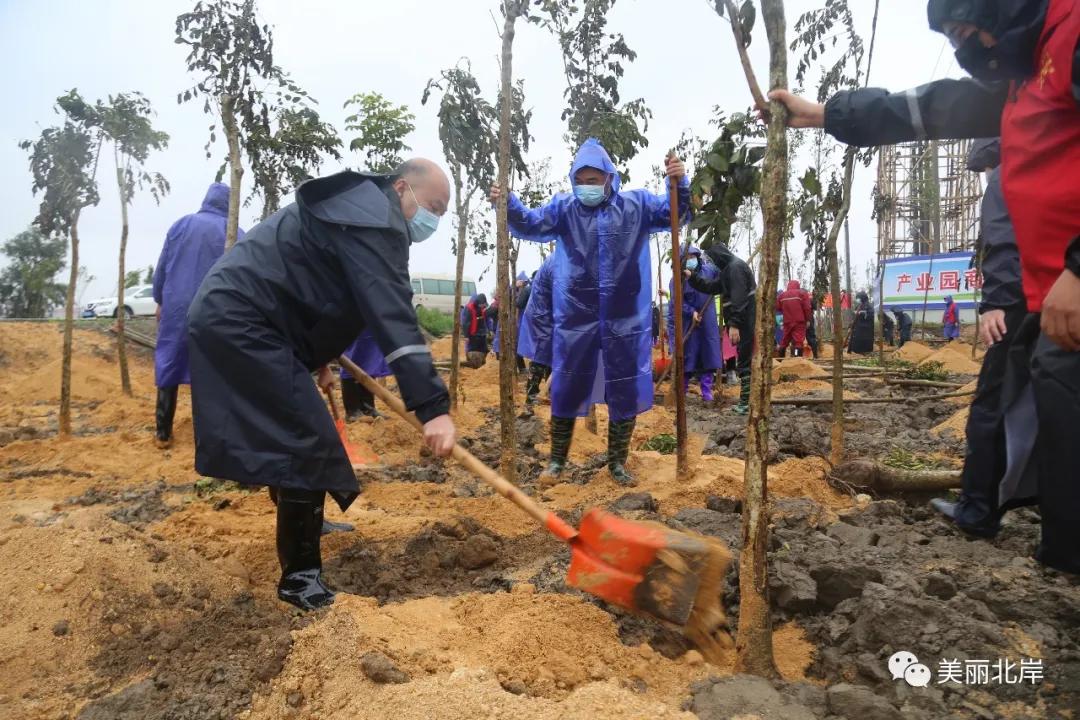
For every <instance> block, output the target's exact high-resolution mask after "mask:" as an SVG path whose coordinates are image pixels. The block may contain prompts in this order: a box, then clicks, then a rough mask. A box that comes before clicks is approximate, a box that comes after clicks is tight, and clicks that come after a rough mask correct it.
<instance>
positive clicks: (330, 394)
mask: <svg viewBox="0 0 1080 720" xmlns="http://www.w3.org/2000/svg"><path fill="white" fill-rule="evenodd" d="M323 392H324V393H326V399H327V400H329V401H330V414H331V415H333V416H334V422H337V421H338V420H340V419H341V417H340V416H339V415H338V409H337V400H335V399H334V389H333V388H332V387H328V388H323Z"/></svg>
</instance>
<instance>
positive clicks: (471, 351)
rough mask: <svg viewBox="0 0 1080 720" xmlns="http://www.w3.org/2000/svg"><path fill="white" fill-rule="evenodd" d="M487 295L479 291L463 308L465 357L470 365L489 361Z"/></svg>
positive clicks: (462, 324)
mask: <svg viewBox="0 0 1080 720" xmlns="http://www.w3.org/2000/svg"><path fill="white" fill-rule="evenodd" d="M487 309H488V307H487V297H486V296H485V295H484V293H477V294H476V295H473V296H472V297H471V298H469V302H468V303H466V304H465V307H463V308H462V309H461V331H462V334H463V335H464V336H465V357H466V361H467V364H468V365H469V367H472V368H478V367H480V366H481V365H483V364H484V363H485V362H487V354H488V324H487V317H486V313H487Z"/></svg>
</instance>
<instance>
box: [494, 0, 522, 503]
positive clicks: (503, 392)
mask: <svg viewBox="0 0 1080 720" xmlns="http://www.w3.org/2000/svg"><path fill="white" fill-rule="evenodd" d="M519 2H520V0H504V2H503V14H504V16H505V17H504V19H503V32H502V68H501V69H502V101H501V103H500V107H499V180H498V182H499V187H500V188H502V194H501V195H500V196H499V202H498V203H497V206H496V227H497V233H498V239H497V243H496V249H495V270H496V278H497V284H498V290H497V292H498V295H499V326H500V327H502V338H501V339H502V342H501V343H500V348H499V419H500V421H501V425H502V457H501V461H500V463H499V466H500V470H501V471H502V475H503V477H505V478H506V479H507V480H509V481H510V482H514V481H515V478H516V476H517V473H516V469H517V468H516V466H517V432H516V428H515V426H514V422H515V419H514V414H515V413H514V373H515V370H516V365H517V359H516V358H515V357H514V352H513V351H514V347H513V344H512V343H513V340H512V337H511V333H510V332H509V330H510V318H511V308H510V278H509V277H508V273H509V270H510V264H509V259H510V230H509V227H508V225H507V219H506V201H507V198H508V196H509V193H510V114H511V103H512V101H513V93H512V88H511V80H512V78H513V66H512V62H513V59H514V22H515V21H516V20H517V16H518V3H519Z"/></svg>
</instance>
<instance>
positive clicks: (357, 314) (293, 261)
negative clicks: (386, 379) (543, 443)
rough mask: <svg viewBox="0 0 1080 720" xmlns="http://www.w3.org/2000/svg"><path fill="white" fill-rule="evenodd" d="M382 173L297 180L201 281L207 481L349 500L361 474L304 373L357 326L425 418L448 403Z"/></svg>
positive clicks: (198, 393) (198, 433)
mask: <svg viewBox="0 0 1080 720" xmlns="http://www.w3.org/2000/svg"><path fill="white" fill-rule="evenodd" d="M391 181H392V178H390V177H386V176H378V175H363V174H360V173H355V172H343V173H339V174H337V175H331V176H329V177H326V178H321V179H318V180H311V181H309V182H306V183H304V184H303V185H301V186H300V188H299V189H298V190H297V192H296V202H295V203H294V204H292V205H289V206H288V207H286V208H284V209H282V210H280V211H279V212H277V213H275V214H274V215H272V216H271V217H269V218H268V219H266V220H264V221H263V222H261V223H259V224H258V225H256V226H255V227H254V228H252V229H251V230H250V231H249V232H248V234H247V236H246V237H245V238H244V239H243V240H242V241H241V242H238V243H237V244H236V246H235V247H233V249H232V250H230V251H229V252H227V253H225V255H224V256H223V257H222V259H221V260H220V261H219V262H218V263H217V265H215V266H214V268H213V269H212V270H211V271H210V273H209V274H208V275H207V276H206V279H205V280H204V281H203V284H202V287H201V288H200V289H199V292H198V294H197V295H196V296H195V299H194V300H193V302H192V305H191V310H190V312H189V313H188V348H189V352H190V355H191V378H192V412H193V416H194V425H195V467H196V469H197V470H198V472H199V473H201V474H202V475H207V476H211V477H219V478H226V479H229V480H235V481H237V482H241V483H246V484H255V485H269V486H272V487H287V488H297V489H306V490H325V491H329V492H331V493H332V494H333V496H334V498H335V499H336V500H337V501H338V503H339V505H341V506H342V508H345V507H347V506H348V505H349V504H350V503H351V502H352V500H353V499H355V497H356V494H357V492H358V486H357V482H356V477H355V475H354V474H353V471H352V468H351V466H350V465H349V461H348V459H347V458H346V455H345V451H344V449H343V448H342V445H341V441H340V440H339V438H338V436H337V432H336V431H335V429H334V423H333V420H332V419H331V417H330V414H329V413H328V412H327V409H326V405H325V404H324V402H323V400H322V397H321V395H320V393H319V391H318V389H317V388H316V387H315V384H314V383H313V382H312V379H311V376H310V373H311V372H312V371H314V370H315V369H317V368H319V367H321V366H323V365H325V364H326V363H327V362H329V361H330V360H332V359H334V358H335V357H337V356H338V355H340V354H341V353H342V352H344V351H345V349H346V348H347V347H349V345H350V344H351V343H352V342H353V341H354V340H355V339H356V338H357V336H359V335H360V334H361V332H363V331H364V330H365V328H369V329H370V331H371V333H372V334H373V335H374V337H375V342H376V344H377V345H378V346H379V349H380V350H381V351H382V353H383V355H384V356H385V359H386V362H387V364H388V365H389V366H390V369H391V370H392V371H393V373H394V376H395V377H396V378H397V382H398V387H399V389H400V392H401V395H402V397H403V399H404V401H405V404H406V406H407V407H408V408H409V409H410V410H414V411H415V412H416V414H417V416H418V417H419V418H420V420H421V421H423V422H427V421H428V420H431V419H433V418H435V417H437V416H439V415H443V414H446V413H447V412H448V411H449V397H448V394H447V390H446V387H445V386H444V385H443V383H442V381H441V380H440V379H439V376H438V375H437V374H436V372H435V368H434V366H433V365H432V361H431V352H430V350H429V349H428V347H427V345H426V344H425V343H424V340H423V337H422V336H421V334H420V330H419V328H418V327H417V321H416V312H415V310H414V309H413V304H412V288H411V286H410V282H409V241H410V238H409V233H408V230H407V227H406V222H405V218H404V216H403V215H402V213H401V204H400V200H399V198H398V195H397V193H396V192H395V191H394V189H393V187H392V185H391Z"/></svg>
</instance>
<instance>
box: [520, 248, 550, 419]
mask: <svg viewBox="0 0 1080 720" xmlns="http://www.w3.org/2000/svg"><path fill="white" fill-rule="evenodd" d="M551 266H552V258H551V257H549V258H548V259H547V260H545V261H544V264H543V265H541V266H540V269H539V270H537V271H536V274H534V275H533V279H532V285H531V289H530V292H529V301H528V303H526V305H525V312H524V313H522V315H521V330H520V331H519V333H518V353H519V354H520V355H521V357H524V358H528V359H529V360H530V362H529V378H528V380H527V381H526V383H525V415H526V416H532V414H533V406H534V405H536V398H537V397H538V396H539V395H540V385H541V383H543V382H544V381H545V380H547V379H548V377H550V376H551V333H552V317H551Z"/></svg>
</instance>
